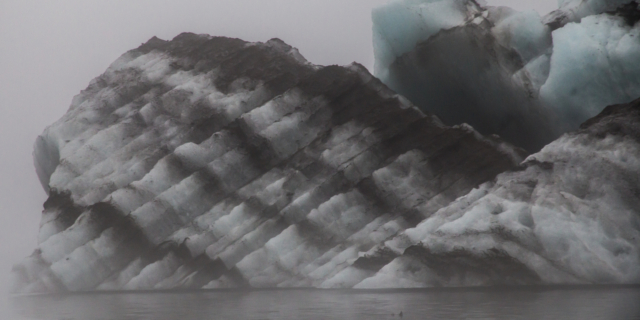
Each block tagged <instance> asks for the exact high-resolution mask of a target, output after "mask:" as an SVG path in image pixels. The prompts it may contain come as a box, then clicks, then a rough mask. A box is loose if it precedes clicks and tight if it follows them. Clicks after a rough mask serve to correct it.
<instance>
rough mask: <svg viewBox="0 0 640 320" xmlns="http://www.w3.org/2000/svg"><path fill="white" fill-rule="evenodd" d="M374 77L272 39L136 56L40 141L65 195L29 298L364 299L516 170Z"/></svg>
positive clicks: (58, 196)
mask: <svg viewBox="0 0 640 320" xmlns="http://www.w3.org/2000/svg"><path fill="white" fill-rule="evenodd" d="M520 154H522V153H521V151H519V150H518V149H515V148H513V147H510V146H509V145H507V144H505V143H504V142H502V141H501V140H500V139H497V138H494V137H488V138H487V137H483V136H481V135H480V134H478V133H477V132H476V131H475V130H474V129H472V128H471V127H469V126H466V125H462V126H456V127H447V126H445V125H443V124H442V123H441V122H440V120H439V119H438V118H436V117H434V116H429V115H425V114H424V113H423V112H421V111H420V110H418V109H417V108H416V107H414V106H413V105H412V104H411V103H409V102H408V101H407V100H406V99H405V98H403V97H401V96H399V95H397V94H395V93H394V92H393V91H391V90H389V89H388V88H387V87H386V86H385V85H383V84H382V83H381V82H380V81H379V80H377V79H376V78H374V77H372V76H371V75H370V74H369V73H368V72H367V71H366V69H364V68H363V67H362V66H360V65H358V64H353V65H351V66H348V67H338V66H328V67H321V66H315V65H312V64H310V63H308V62H307V61H306V60H304V58H303V57H302V56H301V55H300V54H299V53H298V52H297V50H295V49H294V48H291V47H290V46H288V45H286V44H285V43H283V42H282V41H280V40H277V39H274V40H270V41H268V42H267V43H247V42H244V41H242V40H238V39H229V38H220V37H209V36H206V35H195V34H181V35H179V36H178V37H176V38H175V39H173V40H172V41H163V40H160V39H157V38H153V39H151V40H150V41H149V42H147V43H145V44H143V45H142V46H141V47H139V48H137V49H135V50H132V51H130V52H128V53H126V54H124V55H123V56H122V57H120V58H119V59H118V60H117V61H115V62H114V63H113V64H112V65H111V66H110V67H109V68H108V69H107V71H106V72H105V73H104V74H103V75H101V76H99V77H98V78H96V79H95V80H93V81H92V82H91V83H90V85H89V87H88V88H87V89H86V90H84V91H82V92H81V93H80V94H79V95H78V96H76V97H75V98H74V99H73V101H72V104H71V107H70V109H69V111H68V112H67V114H65V115H64V116H63V118H62V119H60V120H59V121H57V122H56V123H54V124H53V125H52V126H50V127H49V128H47V129H46V130H45V131H44V133H43V134H42V135H41V136H40V137H39V138H38V140H37V142H36V145H35V151H34V161H35V165H36V171H37V173H38V175H39V177H40V180H41V182H42V184H43V186H44V187H45V189H46V190H47V192H48V193H49V199H48V200H47V202H46V203H45V204H44V212H43V215H42V222H41V227H40V234H39V239H38V240H39V245H38V248H37V249H36V250H35V251H34V253H33V254H32V255H31V256H30V257H28V258H26V259H25V260H24V261H23V262H22V263H20V264H19V265H17V266H16V267H15V268H14V272H13V273H14V275H15V279H16V285H15V291H16V292H23V293H32V292H55V291H83V290H151V289H175V288H225V287H245V286H250V287H310V286H313V287H352V286H354V285H356V284H357V283H359V282H360V281H362V280H364V279H366V278H368V277H370V276H373V275H374V274H375V273H376V271H377V268H379V267H378V265H380V263H381V262H383V261H384V260H380V261H378V262H376V261H373V262H372V261H371V260H370V259H367V258H366V257H364V254H365V253H366V252H368V251H369V250H371V249H372V248H374V247H375V246H377V245H379V244H381V243H383V242H384V241H385V240H388V239H391V238H393V237H394V236H396V235H398V234H399V233H400V232H402V231H403V230H405V229H407V228H412V227H415V226H416V225H418V223H420V222H421V221H423V220H424V219H425V218H426V217H429V216H430V215H431V214H433V213H434V212H436V211H438V210H439V209H441V208H442V207H444V206H447V205H448V204H449V203H451V202H452V201H454V200H455V199H456V198H458V197H460V196H463V195H465V194H467V193H468V192H469V191H470V190H472V189H473V188H474V187H477V186H478V185H480V184H481V183H484V182H486V181H489V180H491V179H492V178H494V177H495V176H496V175H497V174H498V173H500V172H503V171H505V170H508V169H510V168H513V167H514V166H516V165H517V163H519V162H520V161H521V160H522V158H521V156H520Z"/></svg>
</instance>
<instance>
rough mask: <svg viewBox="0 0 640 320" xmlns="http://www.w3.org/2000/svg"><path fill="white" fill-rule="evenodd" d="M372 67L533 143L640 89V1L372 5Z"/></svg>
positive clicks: (399, 84)
mask: <svg viewBox="0 0 640 320" xmlns="http://www.w3.org/2000/svg"><path fill="white" fill-rule="evenodd" d="M372 16H373V22H374V27H373V31H374V51H375V57H376V67H375V75H376V76H377V77H379V78H380V79H381V80H382V81H383V82H384V83H385V84H387V85H389V87H390V88H392V89H394V90H396V91H397V92H399V93H400V94H403V95H404V96H406V97H407V98H409V99H410V100H411V101H412V102H414V103H416V104H417V105H418V106H419V107H420V108H421V109H422V110H424V111H427V112H432V113H435V114H437V115H438V116H439V117H440V118H441V119H442V120H443V121H444V122H445V123H446V124H459V123H469V124H471V125H473V126H474V128H476V129H478V130H479V131H480V132H482V133H485V134H499V135H501V136H502V137H504V138H505V139H507V140H509V141H511V142H513V143H515V144H517V145H519V146H522V147H524V148H526V149H527V150H529V151H530V152H535V151H537V150H539V149H540V148H541V147H542V146H544V145H545V144H547V143H549V142H551V141H552V140H554V139H555V138H557V137H558V136H560V135H561V134H562V133H563V132H567V131H569V130H575V129H576V128H577V127H578V126H579V125H580V123H582V122H583V121H585V120H587V119H588V118H590V117H593V116H595V115H596V114H598V113H599V112H600V111H601V110H602V108H603V107H604V106H606V105H611V104H617V103H625V102H628V101H631V100H633V99H635V98H636V97H638V96H640V69H638V68H639V66H640V41H638V37H639V36H640V34H639V33H640V24H637V23H636V22H637V21H638V20H640V9H638V4H637V3H636V2H635V1H628V0H612V1H604V0H590V1H583V0H575V1H573V0H571V1H569V0H567V1H563V2H561V7H560V8H559V9H558V10H556V11H554V12H552V13H550V14H549V15H547V16H545V17H540V16H539V15H538V14H537V13H536V12H534V11H526V12H517V11H514V10H512V9H509V8H506V7H484V6H483V5H481V4H480V3H478V2H476V1H473V0H441V1H438V0H404V1H402V0H397V1H393V2H391V3H389V4H387V5H385V6H382V7H380V8H377V9H376V10H374V12H373V15H372Z"/></svg>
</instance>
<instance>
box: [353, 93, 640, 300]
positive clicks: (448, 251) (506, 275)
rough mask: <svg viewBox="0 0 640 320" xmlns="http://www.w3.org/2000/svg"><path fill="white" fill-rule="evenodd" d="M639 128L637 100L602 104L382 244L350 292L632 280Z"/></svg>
mask: <svg viewBox="0 0 640 320" xmlns="http://www.w3.org/2000/svg"><path fill="white" fill-rule="evenodd" d="M639 121H640V100H636V101H635V102H633V103H632V104H629V105H619V106H612V107H608V108H607V109H605V111H604V112H603V114H602V115H600V116H598V118H595V119H592V120H590V121H589V122H587V123H585V124H583V125H582V126H581V129H580V130H579V131H577V132H574V133H570V134H565V135H563V136H562V137H561V138H560V139H558V140H556V141H554V142H552V143H551V144H549V145H547V146H545V147H544V148H543V149H542V150H541V151H540V152H539V153H536V154H533V155H531V156H529V157H528V158H527V159H526V160H525V161H524V162H523V163H522V165H521V167H522V168H521V169H520V170H518V171H514V172H507V173H503V174H501V175H499V176H498V177H497V178H496V180H495V181H492V182H488V183H485V184H483V185H481V186H480V187H478V188H476V189H474V190H473V191H471V192H470V193H469V194H467V195H465V196H464V197H461V198H459V199H457V200H456V201H454V202H453V203H451V204H450V205H448V206H447V207H445V208H442V209H440V210H439V211H438V212H436V213H435V214H434V215H432V216H431V217H429V218H427V219H426V220H425V221H423V222H421V223H420V224H419V225H418V226H416V227H415V228H410V229H407V230H405V231H404V232H402V233H401V234H400V235H398V236H396V237H394V238H393V239H391V240H388V241H386V242H385V243H384V245H383V246H381V247H380V248H379V249H378V250H379V251H380V252H385V251H386V252H393V253H395V254H397V255H398V257H397V258H395V259H394V260H393V261H391V262H390V263H388V264H387V265H385V266H384V267H383V268H382V269H381V270H380V271H379V272H378V273H377V274H376V275H375V276H373V277H370V278H367V279H365V280H363V281H362V282H360V283H359V284H358V285H356V287H357V288H386V287H390V286H394V284H395V285H397V286H402V287H424V286H474V285H490V284H508V283H520V284H527V283H544V284H567V283H574V284H592V283H609V284H612V283H616V284H620V283H639V282H640V210H639V209H638V208H640V189H639V186H640V173H639V172H638V168H640V122H639ZM373 257H375V255H373V256H372V258H373Z"/></svg>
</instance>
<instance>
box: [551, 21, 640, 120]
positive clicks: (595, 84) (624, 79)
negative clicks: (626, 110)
mask: <svg viewBox="0 0 640 320" xmlns="http://www.w3.org/2000/svg"><path fill="white" fill-rule="evenodd" d="M638 37H640V25H637V24H636V26H635V27H632V26H629V25H628V24H626V22H625V21H624V20H623V19H621V18H620V17H615V16H611V15H597V16H590V17H586V18H584V19H582V21H581V22H580V23H571V24H568V25H566V26H565V27H563V28H561V29H558V30H556V31H554V32H553V55H552V56H551V65H550V72H549V76H548V78H547V81H546V82H545V83H544V85H542V86H541V88H540V99H541V100H542V101H544V104H545V105H548V106H551V107H553V108H554V109H555V110H556V113H557V114H558V116H559V117H560V119H561V123H562V124H563V125H565V126H566V128H571V129H573V128H575V127H577V126H578V125H579V123H580V122H582V121H583V120H584V119H586V118H588V117H591V116H593V115H595V114H597V113H598V112H600V111H601V109H602V106H604V105H612V104H618V103H623V102H628V101H630V100H633V99H634V98H637V97H638V96H640V54H639V53H640V43H639V42H638Z"/></svg>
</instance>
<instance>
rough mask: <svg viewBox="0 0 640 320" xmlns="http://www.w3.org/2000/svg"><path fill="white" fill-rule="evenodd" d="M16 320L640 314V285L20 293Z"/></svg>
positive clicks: (613, 319) (629, 318) (617, 317)
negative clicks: (383, 289)
mask: <svg viewBox="0 0 640 320" xmlns="http://www.w3.org/2000/svg"><path fill="white" fill-rule="evenodd" d="M9 304H10V306H11V307H10V308H11V309H12V311H13V313H14V318H13V319H37V320H41V319H42V320H129V319H145V320H146V319H148V320H201V319H216V320H218V319H219V320H224V319H232V320H236V319H285V320H289V319H290V320H294V319H295V320H300V319H305V320H306V319H310V320H315V319H346V320H365V319H366V320H369V319H396V320H400V319H401V318H400V317H399V315H398V313H399V312H400V311H402V312H403V317H402V320H409V319H553V320H556V319H563V320H573V319H575V320H590V319H602V320H633V319H640V288H638V287H633V288H628V287H627V288H589V289H583V288H547V289H541V288H526V289H525V288H516V289H514V288H511V289H445V290H433V289H430V290H394V291H382V292H380V291H377V292H371V291H368V292H358V291H355V292H354V291H321V290H280V291H277V290H276V291H251V292H248V291H209V292H188V293H185V292H182V293H114V294H85V295H47V296H32V297H14V298H11V299H10V300H9Z"/></svg>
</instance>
